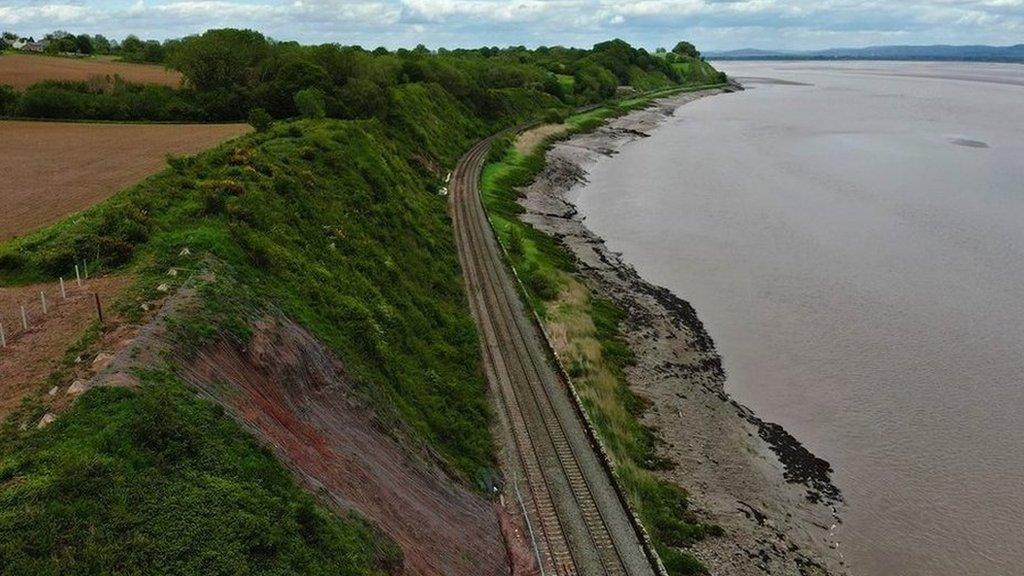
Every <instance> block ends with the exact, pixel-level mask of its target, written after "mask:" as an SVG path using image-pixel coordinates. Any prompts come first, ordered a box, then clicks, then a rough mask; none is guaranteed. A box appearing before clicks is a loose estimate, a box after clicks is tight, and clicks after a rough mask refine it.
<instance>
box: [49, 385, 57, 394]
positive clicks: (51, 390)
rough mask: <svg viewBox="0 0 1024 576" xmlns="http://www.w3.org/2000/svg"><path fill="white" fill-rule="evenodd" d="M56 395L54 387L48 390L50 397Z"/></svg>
mask: <svg viewBox="0 0 1024 576" xmlns="http://www.w3.org/2000/svg"><path fill="white" fill-rule="evenodd" d="M56 395H57V387H56V386H54V387H53V388H50V396H56Z"/></svg>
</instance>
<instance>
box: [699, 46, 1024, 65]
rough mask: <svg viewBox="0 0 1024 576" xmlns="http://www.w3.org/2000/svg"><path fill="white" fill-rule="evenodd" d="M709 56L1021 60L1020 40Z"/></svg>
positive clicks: (716, 54) (716, 57) (748, 50)
mask: <svg viewBox="0 0 1024 576" xmlns="http://www.w3.org/2000/svg"><path fill="white" fill-rule="evenodd" d="M704 56H705V57H707V58H710V59H712V60H961V61H987V62H1024V44H1016V45H1014V46H984V45H971V46H950V45H945V44H937V45H933V46H869V47H867V48H829V49H826V50H803V51H800V50H757V49H753V48H744V49H741V50H726V51H720V52H706V53H705V54H704Z"/></svg>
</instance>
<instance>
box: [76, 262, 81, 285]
mask: <svg viewBox="0 0 1024 576" xmlns="http://www.w3.org/2000/svg"><path fill="white" fill-rule="evenodd" d="M75 280H78V287H79V288H81V287H82V275H81V274H79V273H78V264H75Z"/></svg>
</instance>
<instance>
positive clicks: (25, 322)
mask: <svg viewBox="0 0 1024 576" xmlns="http://www.w3.org/2000/svg"><path fill="white" fill-rule="evenodd" d="M21 327H22V328H24V329H25V330H28V316H26V315H25V305H24V304H22V305H21Z"/></svg>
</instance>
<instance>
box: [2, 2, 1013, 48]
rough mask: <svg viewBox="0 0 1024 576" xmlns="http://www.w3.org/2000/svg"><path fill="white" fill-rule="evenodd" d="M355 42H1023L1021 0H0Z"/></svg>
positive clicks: (47, 27)
mask: <svg viewBox="0 0 1024 576" xmlns="http://www.w3.org/2000/svg"><path fill="white" fill-rule="evenodd" d="M226 26H230V27H239V28H253V29H256V30H259V31H261V32H263V33H265V34H267V35H269V36H272V37H274V38H277V39H280V40H298V41H300V42H303V43H321V42H339V43H342V44H360V45H362V46H365V47H375V46H380V45H383V46H387V47H389V48H395V47H399V46H406V47H411V46H414V45H416V44H417V43H423V44H426V45H427V46H428V47H431V48H436V47H438V46H446V47H455V46H482V45H488V46H490V45H501V46H504V45H510V44H525V45H527V46H531V47H532V46H538V45H554V44H562V45H573V46H589V45H591V44H593V43H594V42H597V41H600V40H605V39H609V38H614V37H618V38H623V39H624V40H627V41H629V42H630V43H633V44H635V45H639V46H646V47H647V48H655V47H658V46H667V47H670V46H671V45H673V44H674V43H675V42H676V41H677V40H680V39H687V40H691V41H693V42H694V43H695V44H697V46H698V47H699V48H701V49H703V50H713V49H729V48H747V47H754V48H790V49H805V48H828V47H838V46H844V47H845V46H867V45H871V44H933V43H942V44H967V43H978V44H1000V45H1005V44H1017V43H1022V42H1024V0H860V1H858V0H639V1H633V2H630V1H628V0H351V1H348V0H284V1H280V2H272V1H269V0H137V1H136V0H127V1H125V0H106V1H96V0H65V1H64V2H61V3H56V2H49V1H46V0H0V28H2V29H5V30H11V31H14V32H18V33H20V34H22V35H26V36H27V35H36V36H38V35H41V34H42V33H45V32H47V31H51V30H54V29H66V30H69V31H73V32H76V33H81V32H89V33H101V34H105V35H107V36H109V37H112V38H118V39H120V38H122V37H124V36H125V35H127V34H129V33H134V34H137V35H139V36H141V37H143V38H156V39H161V40H162V39H165V38H173V37H180V36H184V35H187V34H193V33H197V32H202V31H203V30H206V29H207V28H215V27H226Z"/></svg>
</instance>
